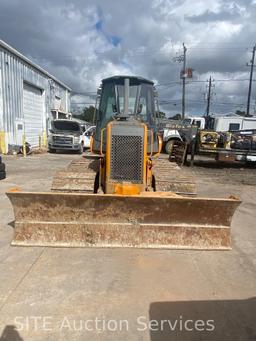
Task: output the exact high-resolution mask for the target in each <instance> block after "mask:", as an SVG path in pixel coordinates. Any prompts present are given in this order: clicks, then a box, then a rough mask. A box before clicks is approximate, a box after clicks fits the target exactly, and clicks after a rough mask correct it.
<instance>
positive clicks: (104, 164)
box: [7, 76, 240, 250]
mask: <svg viewBox="0 0 256 341" xmlns="http://www.w3.org/2000/svg"><path fill="white" fill-rule="evenodd" d="M99 95H100V96H99V97H100V101H99V107H98V109H97V111H96V131H95V134H94V136H93V142H92V146H91V154H90V155H89V156H88V158H87V159H86V158H84V159H82V160H79V161H75V162H72V163H71V165H70V166H69V167H68V169H66V170H65V171H61V172H59V173H58V174H57V175H56V177H55V178H54V181H53V184H52V191H51V192H39V193H33V192H22V191H9V192H8V193H7V195H8V197H9V199H10V200H11V203H12V205H13V207H14V215H15V230H14V239H13V242H12V244H13V245H30V246H60V247H61V246H64V247H89V246H95V247H142V248H144V247H145V248H148V247H149V248H169V249H171V248H175V249H179V248H180V249H181V248H183V249H206V250H207V249H210V250H214V249H216V250H218V249H222V250H225V249H230V248H231V238H230V226H231V219H232V216H233V214H234V212H235V210H236V208H237V207H238V205H239V203H240V201H239V200H238V199H236V198H229V199H215V198H197V197H195V195H194V194H195V193H194V192H195V191H194V185H193V183H192V182H189V181H185V180H184V178H183V177H182V175H180V176H175V177H174V176H172V174H173V173H175V174H177V172H179V170H178V171H177V169H174V166H173V165H172V163H170V162H169V161H168V159H167V158H166V159H164V158H159V155H160V151H161V146H162V141H161V137H160V136H159V134H158V129H157V128H158V125H157V115H156V112H157V109H156V108H157V105H156V101H157V99H156V92H155V90H154V85H153V82H151V81H149V80H146V79H143V78H140V77H131V76H115V77H111V78H107V79H104V80H103V81H102V86H101V90H100V94H99ZM158 159H159V160H158Z"/></svg>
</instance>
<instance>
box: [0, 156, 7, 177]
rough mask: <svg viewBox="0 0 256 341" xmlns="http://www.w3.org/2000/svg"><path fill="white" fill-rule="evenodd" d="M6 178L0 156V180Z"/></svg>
mask: <svg viewBox="0 0 256 341" xmlns="http://www.w3.org/2000/svg"><path fill="white" fill-rule="evenodd" d="M5 178H6V170H5V164H4V163H3V162H2V157H1V155H0V180H3V179H5Z"/></svg>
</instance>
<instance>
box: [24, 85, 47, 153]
mask: <svg viewBox="0 0 256 341" xmlns="http://www.w3.org/2000/svg"><path fill="white" fill-rule="evenodd" d="M43 108H44V106H43V94H42V90H40V89H38V88H36V87H34V86H32V85H29V84H26V83H24V87H23V112H24V125H25V127H24V128H25V135H26V142H28V143H30V144H31V146H32V147H37V146H38V145H39V136H41V135H42V132H43Z"/></svg>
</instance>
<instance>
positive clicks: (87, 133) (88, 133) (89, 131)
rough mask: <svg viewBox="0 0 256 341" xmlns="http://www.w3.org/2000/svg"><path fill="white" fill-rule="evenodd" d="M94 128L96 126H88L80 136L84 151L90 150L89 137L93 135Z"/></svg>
mask: <svg viewBox="0 0 256 341" xmlns="http://www.w3.org/2000/svg"><path fill="white" fill-rule="evenodd" d="M95 128H96V126H90V127H89V128H87V129H86V130H85V132H84V133H83V135H82V145H83V148H84V149H86V148H90V141H91V136H92V135H93V134H94V132H95Z"/></svg>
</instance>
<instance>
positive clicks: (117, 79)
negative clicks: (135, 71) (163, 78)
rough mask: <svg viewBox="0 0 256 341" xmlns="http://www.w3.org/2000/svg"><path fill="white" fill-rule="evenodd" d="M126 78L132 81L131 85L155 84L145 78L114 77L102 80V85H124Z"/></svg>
mask: <svg viewBox="0 0 256 341" xmlns="http://www.w3.org/2000/svg"><path fill="white" fill-rule="evenodd" d="M125 78H129V80H130V85H139V84H141V83H147V84H151V85H153V84H154V82H152V81H150V80H148V79H146V78H143V77H136V76H113V77H109V78H105V79H103V80H102V83H103V84H104V83H112V82H114V83H117V84H119V83H120V84H124V79H125Z"/></svg>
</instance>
